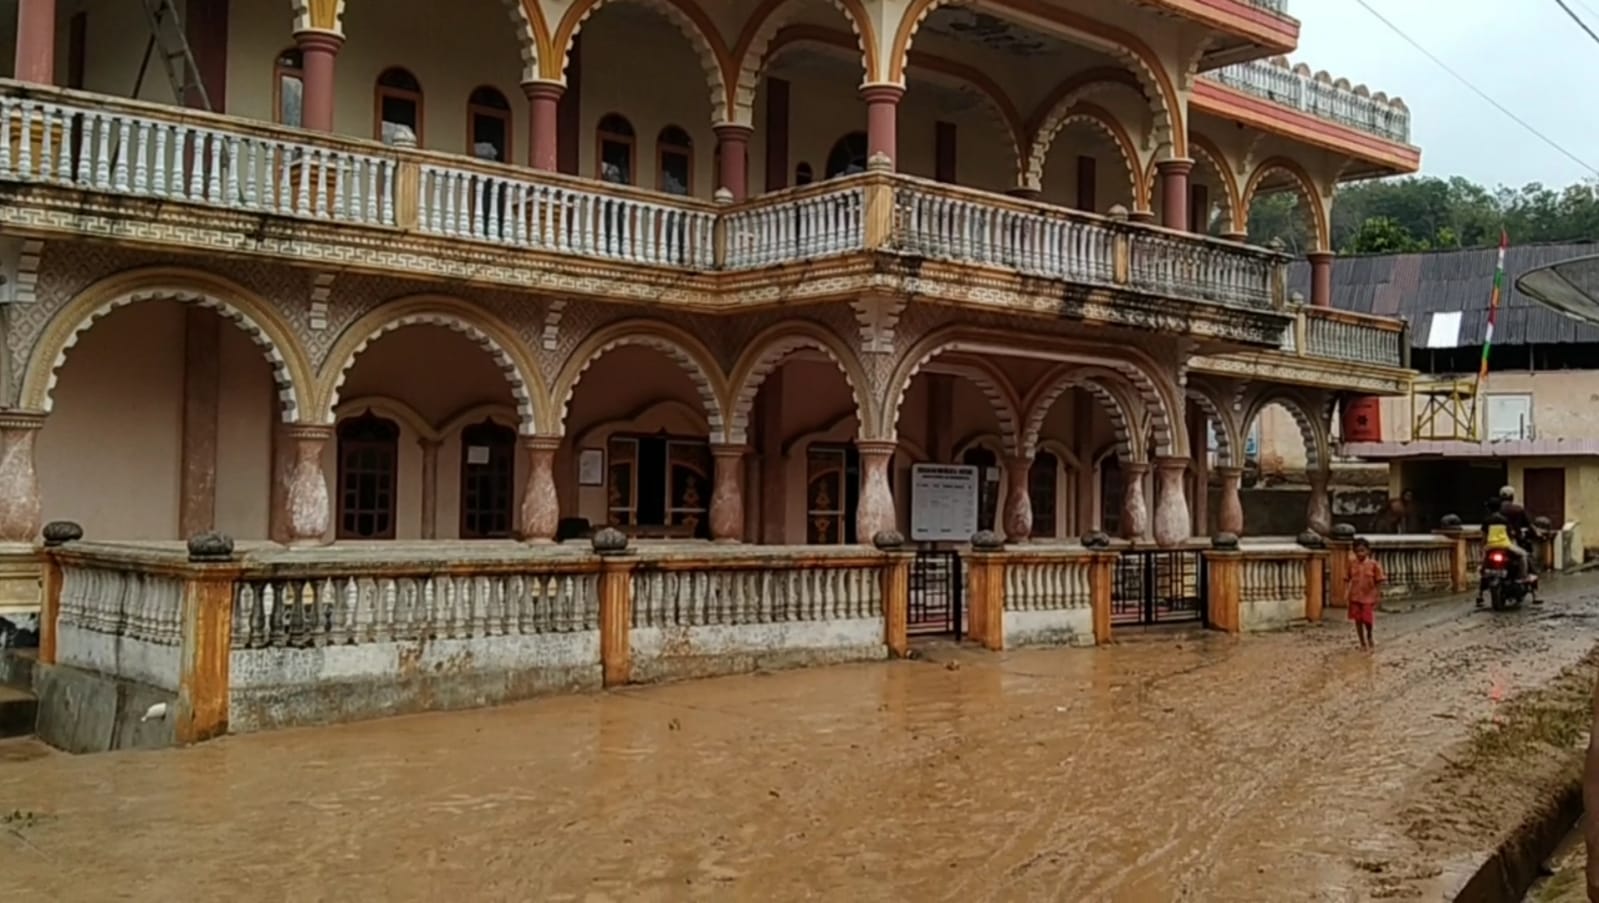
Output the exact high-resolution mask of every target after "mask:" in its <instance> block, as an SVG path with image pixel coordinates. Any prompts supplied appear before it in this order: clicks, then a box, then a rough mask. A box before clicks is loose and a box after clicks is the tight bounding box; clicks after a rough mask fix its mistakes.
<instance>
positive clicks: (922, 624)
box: [905, 549, 966, 639]
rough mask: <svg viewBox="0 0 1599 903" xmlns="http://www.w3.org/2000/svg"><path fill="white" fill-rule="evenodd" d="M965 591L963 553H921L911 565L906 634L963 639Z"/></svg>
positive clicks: (951, 550)
mask: <svg viewBox="0 0 1599 903" xmlns="http://www.w3.org/2000/svg"><path fill="white" fill-rule="evenodd" d="M965 588H966V582H965V579H964V575H963V574H962V572H961V556H960V553H959V552H957V551H954V550H953V549H950V550H939V549H917V550H916V558H915V559H913V560H912V562H911V585H910V599H909V600H908V602H909V604H908V605H907V609H908V610H907V611H906V617H905V628H906V632H908V633H920V634H944V633H949V634H954V635H955V638H956V639H960V636H961V633H962V628H963V627H964V625H965V612H963V611H962V610H961V597H962V595H963V590H964V589H965Z"/></svg>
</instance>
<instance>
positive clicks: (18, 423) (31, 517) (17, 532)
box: [0, 4, 44, 542]
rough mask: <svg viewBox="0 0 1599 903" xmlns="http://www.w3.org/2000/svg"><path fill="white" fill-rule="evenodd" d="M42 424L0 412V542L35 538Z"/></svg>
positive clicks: (36, 417) (32, 418) (40, 418)
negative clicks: (37, 443)
mask: <svg viewBox="0 0 1599 903" xmlns="http://www.w3.org/2000/svg"><path fill="white" fill-rule="evenodd" d="M24 6H26V4H24ZM43 426H44V415H43V414H29V413H23V412H20V411H7V412H0V542H33V541H34V540H35V539H38V538H39V529H40V527H42V526H43V524H42V523H41V522H40V520H41V518H42V516H43V515H42V514H41V511H42V508H41V506H40V504H39V476H38V474H37V473H36V472H35V470H34V467H33V440H34V438H35V437H36V436H38V435H39V430H40V429H41V428H42V427H43Z"/></svg>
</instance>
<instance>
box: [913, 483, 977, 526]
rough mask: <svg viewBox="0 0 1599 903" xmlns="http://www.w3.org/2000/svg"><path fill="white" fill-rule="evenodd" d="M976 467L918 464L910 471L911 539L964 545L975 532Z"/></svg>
mask: <svg viewBox="0 0 1599 903" xmlns="http://www.w3.org/2000/svg"><path fill="white" fill-rule="evenodd" d="M977 480H978V472H977V468H975V467H963V466H957V465H953V464H917V465H915V466H913V467H911V539H912V540H913V541H915V542H966V541H968V540H970V539H971V538H972V534H973V533H976V532H977Z"/></svg>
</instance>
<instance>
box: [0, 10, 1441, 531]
mask: <svg viewBox="0 0 1599 903" xmlns="http://www.w3.org/2000/svg"><path fill="white" fill-rule="evenodd" d="M162 5H163V4H161V3H158V2H154V0H152V2H150V3H149V4H145V3H142V2H141V0H109V2H97V3H88V2H73V0H16V2H13V3H12V4H10V6H12V7H14V8H15V9H16V16H15V27H16V34H15V35H14V38H15V40H14V42H13V41H11V40H7V41H6V42H5V43H6V45H7V46H11V45H12V44H14V46H15V48H16V51H15V58H14V60H13V65H14V68H15V73H16V79H15V80H14V81H11V82H5V83H3V84H0V191H4V193H5V202H4V204H0V245H3V253H0V261H3V273H4V276H5V283H4V286H3V290H4V295H5V297H4V301H5V303H4V305H3V307H0V311H3V320H0V322H3V324H4V334H5V342H4V344H3V352H0V354H3V355H4V357H3V359H0V364H3V366H0V402H3V407H4V411H3V419H0V437H3V443H4V445H3V455H0V539H4V540H8V541H11V542H14V543H31V542H32V541H34V539H35V538H36V537H37V536H38V533H39V529H40V525H41V523H42V522H43V521H46V520H50V519H57V518H65V519H72V520H76V521H78V522H80V523H81V524H82V525H83V527H84V528H85V530H86V531H87V533H88V534H89V535H90V536H92V537H98V538H108V539H117V538H127V539H162V538H179V537H183V536H188V535H192V534H195V533H197V532H200V531H204V530H209V529H216V530H219V531H222V532H225V533H228V534H230V535H232V536H234V537H237V538H240V539H266V538H271V539H275V540H279V541H283V542H292V543H330V542H333V543H336V542H338V541H340V540H351V539H384V538H401V539H435V538H437V539H455V538H461V539H468V538H474V537H508V536H518V537H524V538H526V539H528V540H532V541H541V540H549V539H552V538H555V537H557V536H558V535H564V533H565V532H575V531H576V530H578V529H580V526H581V522H587V523H588V524H591V525H599V524H615V525H619V526H621V527H623V528H624V529H626V530H628V531H631V532H633V533H635V534H636V535H639V536H643V537H706V538H714V539H719V540H744V541H750V542H761V543H788V544H795V543H839V542H853V541H856V540H857V539H860V540H863V541H864V540H867V539H870V538H871V537H873V536H874V535H876V534H877V533H878V532H879V531H882V530H885V529H888V528H892V527H895V526H896V525H900V527H901V528H902V529H903V527H904V525H906V524H907V523H908V521H909V519H910V506H909V502H910V499H909V494H910V493H909V469H910V467H911V466H912V465H913V464H914V463H917V462H964V463H967V464H975V465H979V466H981V467H983V468H984V473H985V474H986V475H987V480H986V481H985V482H984V484H983V490H982V493H981V509H982V520H983V521H984V522H985V523H991V524H993V525H995V526H997V527H999V528H1001V529H1002V530H1003V531H1004V532H1006V533H1008V534H1009V535H1010V536H1011V537H1012V538H1014V539H1017V540H1020V539H1024V538H1028V537H1069V536H1075V535H1079V534H1081V533H1083V532H1086V531H1089V530H1091V529H1096V528H1103V529H1105V530H1107V531H1110V532H1113V533H1118V534H1120V535H1123V536H1127V537H1133V538H1140V539H1142V538H1148V539H1152V540H1154V541H1158V542H1159V543H1161V544H1165V545H1170V544H1176V543H1180V542H1182V541H1183V540H1185V539H1187V538H1188V537H1189V536H1190V534H1191V532H1192V525H1193V524H1195V523H1200V524H1203V523H1207V522H1208V519H1207V516H1206V514H1205V512H1204V511H1202V510H1198V509H1202V508H1203V507H1204V505H1205V503H1204V501H1203V498H1204V494H1203V493H1195V492H1194V491H1193V487H1194V486H1196V485H1203V482H1201V481H1204V480H1206V479H1207V477H1206V475H1205V473H1204V471H1205V469H1206V462H1207V460H1209V459H1210V457H1211V456H1210V455H1209V453H1208V452H1207V450H1206V449H1205V448H1204V447H1203V446H1204V444H1205V442H1206V440H1205V436H1206V434H1207V430H1206V429H1205V424H1206V422H1207V421H1214V423H1215V424H1216V428H1215V433H1216V435H1217V437H1218V446H1219V447H1218V448H1217V449H1216V450H1215V451H1216V454H1215V460H1216V462H1217V466H1218V467H1220V468H1221V469H1222V481H1223V484H1224V486H1227V487H1230V490H1227V491H1224V492H1223V494H1222V501H1221V506H1222V508H1223V509H1224V510H1223V512H1222V515H1221V518H1220V519H1221V524H1222V526H1223V527H1224V528H1229V529H1234V530H1241V529H1242V528H1243V525H1242V523H1241V515H1240V513H1239V509H1238V506H1237V493H1236V489H1237V481H1238V468H1239V466H1240V465H1241V460H1240V456H1241V454H1242V448H1241V446H1242V441H1241V437H1242V436H1243V435H1245V432H1246V430H1247V428H1248V424H1249V422H1250V421H1251V420H1252V418H1253V417H1254V415H1255V413H1256V412H1258V411H1259V410H1260V409H1261V408H1262V407H1264V406H1266V405H1268V404H1272V403H1282V404H1284V405H1285V406H1287V407H1288V408H1289V409H1291V410H1292V411H1293V412H1294V416H1295V420H1296V423H1297V424H1298V425H1299V427H1300V428H1301V430H1302V431H1303V435H1304V436H1305V437H1306V440H1307V444H1308V447H1309V448H1310V449H1311V450H1312V451H1311V465H1312V468H1311V469H1312V471H1313V472H1314V473H1320V474H1322V475H1323V476H1322V478H1321V483H1320V486H1321V488H1322V489H1323V490H1324V489H1325V476H1324V475H1325V466H1326V463H1327V461H1328V458H1329V455H1330V446H1329V443H1328V438H1327V437H1328V435H1329V423H1330V417H1331V411H1332V409H1333V405H1334V401H1335V399H1336V398H1337V396H1338V394H1339V393H1341V392H1346V391H1357V392H1361V393H1364V394H1377V395H1384V394H1389V395H1393V394H1402V393H1404V392H1406V391H1407V390H1408V386H1409V382H1410V373H1409V371H1408V370H1407V369H1406V366H1407V362H1406V359H1405V349H1406V345H1407V342H1406V340H1405V336H1404V333H1403V325H1402V323H1401V322H1400V321H1398V320H1396V319H1391V318H1383V317H1373V316H1362V315H1356V314H1351V313H1347V312H1342V311H1336V310H1333V309H1331V308H1330V307H1329V306H1328V303H1329V299H1330V285H1331V283H1330V276H1331V263H1332V253H1331V249H1330V247H1329V246H1328V213H1329V209H1330V204H1331V198H1332V194H1333V190H1334V187H1335V186H1336V185H1337V184H1338V183H1339V181H1340V180H1345V179H1351V178H1364V177H1371V176H1378V175H1384V174H1391V173H1403V172H1410V171H1414V170H1415V169H1416V168H1417V167H1418V165H1419V152H1418V151H1417V150H1416V149H1415V148H1414V147H1412V146H1410V144H1409V142H1408V136H1409V113H1408V111H1407V110H1406V109H1405V107H1404V105H1403V104H1402V103H1400V102H1399V101H1398V100H1391V99H1389V98H1387V97H1385V96H1384V95H1382V94H1380V93H1377V94H1373V93H1371V92H1369V91H1368V90H1366V89H1365V88H1364V87H1352V86H1351V85H1350V84H1349V83H1348V82H1346V81H1343V80H1333V79H1332V78H1330V77H1328V76H1326V75H1325V74H1319V73H1318V74H1312V73H1311V72H1310V71H1309V70H1307V69H1305V68H1304V67H1290V66H1289V65H1288V64H1287V63H1286V62H1284V61H1283V60H1282V58H1281V55H1282V54H1287V53H1289V52H1290V51H1292V50H1293V49H1294V48H1295V45H1296V43H1297V39H1298V33H1299V23H1298V22H1297V21H1295V20H1294V19H1293V18H1291V17H1290V16H1289V15H1288V13H1287V12H1286V11H1285V9H1284V4H1283V2H1282V0H1203V2H1195V0H1138V2H1134V0H1093V2H1088V0H993V2H980V3H966V2H963V3H959V4H956V3H949V2H940V0H835V2H822V0H767V2H761V3H753V2H749V3H746V2H730V0H649V2H642V3H629V2H617V3H612V2H606V0H540V2H533V0H525V2H523V0H502V2H496V0H461V2H455V3H450V4H443V3H428V2H423V0H391V2H385V3H373V2H354V3H348V4H346V3H344V2H342V0H337V2H336V0H231V2H230V0H214V2H213V0H189V2H188V3H187V4H186V5H185V4H182V3H179V4H176V6H177V7H179V8H178V9H176V10H174V11H171V12H169V13H167V14H166V15H165V17H164V19H163V20H162V24H161V26H160V28H159V29H157V30H155V32H154V34H155V38H154V39H153V40H151V39H150V38H149V36H150V35H151V34H152V28H151V26H150V20H149V19H147V7H150V8H159V7H161V6H162ZM175 14H181V25H175V23H174V19H173V15H175ZM147 44H148V45H149V46H148V48H147ZM191 57H192V60H193V66H192V68H191V67H190V66H188V65H187V60H188V59H189V58H191ZM167 64H170V65H167ZM0 65H3V64H0ZM169 68H170V69H172V70H173V72H174V73H175V74H174V75H173V77H171V78H169V77H168V74H167V73H168V69H169ZM1270 191H1292V192H1295V193H1296V194H1297V195H1298V196H1299V209H1300V210H1301V211H1303V213H1304V215H1305V216H1306V217H1307V221H1308V222H1309V224H1310V226H1311V230H1310V234H1311V235H1313V236H1314V240H1315V247H1314V248H1313V249H1312V251H1311V253H1310V261H1311V265H1312V267H1313V269H1314V272H1315V278H1314V279H1313V280H1312V289H1311V291H1310V297H1309V299H1308V301H1309V304H1308V305H1304V304H1301V303H1300V302H1301V301H1302V300H1306V299H1299V298H1291V297H1290V295H1289V292H1288V290H1287V282H1286V271H1287V267H1288V265H1289V263H1290V260H1289V259H1288V258H1287V257H1285V256H1284V255H1283V254H1281V253H1280V252H1279V251H1276V250H1273V249H1268V248H1261V247H1252V246H1250V245H1248V244H1246V243H1245V242H1244V238H1245V235H1246V227H1247V216H1248V211H1249V207H1250V203H1251V201H1252V200H1253V199H1254V198H1255V197H1257V196H1258V195H1259V194H1261V193H1262V192H1270ZM1209 231H1215V232H1217V233H1218V235H1219V237H1212V236H1210V235H1207V234H1205V233H1207V232H1209ZM1191 498H1192V499H1193V500H1194V501H1193V502H1192V503H1191V502H1190V499H1191ZM1317 499H1319V501H1313V502H1312V503H1311V506H1312V511H1311V513H1310V517H1309V519H1310V521H1311V522H1312V523H1315V524H1318V525H1319V526H1322V527H1325V526H1326V521H1327V514H1326V494H1325V491H1321V492H1319V493H1318V494H1317Z"/></svg>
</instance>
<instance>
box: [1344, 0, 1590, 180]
mask: <svg viewBox="0 0 1599 903" xmlns="http://www.w3.org/2000/svg"><path fill="white" fill-rule="evenodd" d="M1355 2H1356V3H1359V4H1360V5H1361V6H1362V7H1364V8H1365V10H1366V12H1368V13H1371V14H1372V15H1373V16H1375V17H1376V18H1377V21H1379V22H1381V23H1382V24H1384V25H1386V26H1388V29H1389V30H1390V31H1392V32H1393V33H1394V34H1396V35H1399V37H1401V38H1403V39H1404V41H1405V43H1407V44H1409V45H1410V46H1412V47H1414V48H1416V50H1418V51H1420V53H1421V55H1422V56H1425V57H1426V58H1427V59H1429V60H1432V61H1433V62H1434V63H1436V64H1437V65H1438V68H1440V69H1442V70H1444V71H1445V72H1447V73H1449V74H1450V75H1452V76H1454V79H1455V81H1458V82H1460V83H1461V84H1462V85H1465V86H1466V87H1467V88H1469V89H1470V90H1471V92H1472V93H1473V94H1475V95H1477V96H1478V97H1480V98H1482V99H1483V100H1485V101H1487V102H1488V103H1489V105H1491V106H1492V107H1493V108H1494V109H1496V110H1498V111H1499V112H1501V113H1503V114H1505V115H1506V116H1507V117H1509V118H1510V120H1511V121H1512V122H1514V123H1516V124H1517V125H1519V126H1521V127H1522V128H1524V129H1526V130H1527V131H1528V132H1529V133H1531V134H1532V135H1533V136H1534V137H1536V138H1537V139H1538V140H1539V141H1542V142H1543V143H1545V144H1547V145H1549V146H1550V147H1552V148H1554V149H1555V150H1556V151H1559V152H1560V153H1561V154H1563V155H1564V156H1565V157H1566V159H1568V160H1570V161H1571V162H1573V163H1575V164H1577V165H1578V166H1581V167H1582V168H1583V169H1586V170H1588V171H1589V172H1591V173H1593V174H1594V175H1595V176H1599V169H1595V168H1593V166H1592V165H1590V164H1589V163H1588V162H1587V161H1586V160H1583V159H1582V158H1581V157H1578V156H1577V155H1576V154H1574V153H1572V152H1571V151H1568V150H1566V149H1565V148H1564V147H1562V146H1561V145H1560V143H1559V142H1557V141H1555V140H1554V139H1553V138H1550V137H1549V136H1548V135H1545V134H1544V133H1543V132H1540V131H1538V129H1536V128H1534V127H1533V125H1532V124H1531V123H1529V122H1527V120H1525V119H1522V118H1521V117H1520V116H1517V115H1516V114H1515V113H1512V112H1511V111H1510V109H1509V108H1508V107H1506V106H1505V105H1504V104H1502V103H1500V102H1499V101H1497V100H1494V99H1493V98H1492V97H1489V96H1488V94H1487V92H1485V91H1483V90H1482V89H1481V88H1479V87H1477V86H1476V85H1474V84H1472V83H1471V80H1470V79H1468V78H1466V77H1465V76H1464V75H1461V74H1460V73H1459V72H1457V71H1455V69H1454V67H1452V66H1450V65H1449V64H1448V63H1446V62H1444V61H1443V60H1441V59H1439V58H1438V57H1437V56H1436V55H1435V54H1434V53H1433V52H1432V51H1431V50H1428V49H1427V48H1425V47H1423V46H1421V43H1420V42H1419V41H1417V40H1416V39H1415V38H1413V37H1411V36H1410V35H1408V34H1406V33H1405V31H1404V29H1402V28H1400V27H1399V26H1398V25H1395V24H1394V23H1393V22H1391V21H1389V20H1388V17H1387V16H1384V15H1383V14H1382V13H1380V12H1378V11H1377V10H1376V9H1375V8H1373V7H1372V5H1371V4H1370V3H1368V2H1367V0H1355ZM1561 5H1562V6H1564V5H1565V4H1563V3H1562V4H1561Z"/></svg>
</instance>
